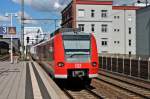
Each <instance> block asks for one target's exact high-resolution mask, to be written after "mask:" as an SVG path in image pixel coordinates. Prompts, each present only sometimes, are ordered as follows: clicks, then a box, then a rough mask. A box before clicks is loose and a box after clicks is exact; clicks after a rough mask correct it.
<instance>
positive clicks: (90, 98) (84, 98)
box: [63, 87, 104, 99]
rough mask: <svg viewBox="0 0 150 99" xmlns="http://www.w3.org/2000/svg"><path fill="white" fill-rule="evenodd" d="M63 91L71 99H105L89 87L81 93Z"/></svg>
mask: <svg viewBox="0 0 150 99" xmlns="http://www.w3.org/2000/svg"><path fill="white" fill-rule="evenodd" d="M63 91H64V93H65V94H66V95H67V96H68V97H69V98H70V99H104V97H103V96H101V95H98V94H97V93H95V92H94V91H92V90H91V89H90V88H89V87H85V88H84V89H82V90H80V91H79V90H78V91H74V90H68V89H66V88H64V89H63Z"/></svg>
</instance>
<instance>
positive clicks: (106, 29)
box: [101, 24, 108, 32]
mask: <svg viewBox="0 0 150 99" xmlns="http://www.w3.org/2000/svg"><path fill="white" fill-rule="evenodd" d="M101 31H102V32H107V31H108V25H107V24H102V28H101Z"/></svg>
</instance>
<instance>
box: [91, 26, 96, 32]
mask: <svg viewBox="0 0 150 99" xmlns="http://www.w3.org/2000/svg"><path fill="white" fill-rule="evenodd" d="M91 31H92V32H94V31H95V24H91Z"/></svg>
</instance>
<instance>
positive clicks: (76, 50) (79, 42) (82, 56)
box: [63, 35, 90, 62]
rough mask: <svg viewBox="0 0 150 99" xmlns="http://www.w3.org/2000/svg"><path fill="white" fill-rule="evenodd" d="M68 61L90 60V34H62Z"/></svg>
mask: <svg viewBox="0 0 150 99" xmlns="http://www.w3.org/2000/svg"><path fill="white" fill-rule="evenodd" d="M63 40H64V48H65V58H66V61H68V62H87V61H90V35H63Z"/></svg>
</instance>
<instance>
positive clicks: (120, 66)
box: [99, 55, 150, 81]
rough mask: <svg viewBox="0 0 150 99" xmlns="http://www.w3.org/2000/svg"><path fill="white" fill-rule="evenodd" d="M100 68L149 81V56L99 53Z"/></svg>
mask: <svg viewBox="0 0 150 99" xmlns="http://www.w3.org/2000/svg"><path fill="white" fill-rule="evenodd" d="M99 62H100V68H102V69H105V70H109V71H112V72H117V73H121V74H124V75H128V76H133V77H137V78H140V79H144V80H148V81H150V58H141V57H138V58H137V56H134V57H133V56H132V57H129V56H124V55H100V56H99Z"/></svg>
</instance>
